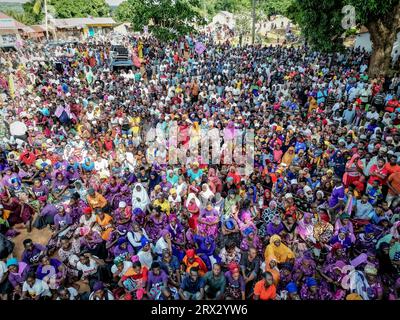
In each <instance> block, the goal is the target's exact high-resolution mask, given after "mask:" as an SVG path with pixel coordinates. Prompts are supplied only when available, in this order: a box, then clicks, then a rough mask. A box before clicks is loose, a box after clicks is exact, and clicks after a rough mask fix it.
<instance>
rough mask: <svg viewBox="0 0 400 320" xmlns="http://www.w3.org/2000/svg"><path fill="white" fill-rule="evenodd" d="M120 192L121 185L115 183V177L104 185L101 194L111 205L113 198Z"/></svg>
mask: <svg viewBox="0 0 400 320" xmlns="http://www.w3.org/2000/svg"><path fill="white" fill-rule="evenodd" d="M120 190H121V184H120V183H119V182H118V181H117V179H116V177H115V176H112V177H110V181H109V183H108V184H106V185H105V189H104V192H103V195H104V197H105V198H106V199H107V201H108V203H113V202H112V200H114V196H115V195H116V194H117V193H118V192H119V191H120Z"/></svg>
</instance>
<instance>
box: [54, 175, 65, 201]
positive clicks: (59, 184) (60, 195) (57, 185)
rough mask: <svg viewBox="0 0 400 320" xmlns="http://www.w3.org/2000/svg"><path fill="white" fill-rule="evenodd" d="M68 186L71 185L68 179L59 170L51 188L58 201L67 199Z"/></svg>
mask: <svg viewBox="0 0 400 320" xmlns="http://www.w3.org/2000/svg"><path fill="white" fill-rule="evenodd" d="M68 186H69V182H68V179H67V178H65V176H64V174H63V173H62V172H58V173H57V174H56V176H55V179H54V180H53V182H52V185H51V187H50V189H51V190H52V195H53V198H54V199H55V200H57V201H65V200H67V197H66V196H65V192H66V191H67V189H68Z"/></svg>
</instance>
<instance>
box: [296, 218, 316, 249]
mask: <svg viewBox="0 0 400 320" xmlns="http://www.w3.org/2000/svg"><path fill="white" fill-rule="evenodd" d="M296 233H297V234H298V235H299V236H300V238H301V239H303V241H305V242H309V241H311V242H312V243H315V242H316V241H315V238H314V221H313V215H312V213H309V212H305V213H304V215H303V217H302V218H301V219H300V221H299V222H298V225H297V228H296Z"/></svg>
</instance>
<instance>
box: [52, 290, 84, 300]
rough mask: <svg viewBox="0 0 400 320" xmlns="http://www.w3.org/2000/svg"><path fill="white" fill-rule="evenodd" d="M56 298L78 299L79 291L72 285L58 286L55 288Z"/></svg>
mask: <svg viewBox="0 0 400 320" xmlns="http://www.w3.org/2000/svg"><path fill="white" fill-rule="evenodd" d="M57 295H58V297H57V299H56V300H79V293H78V291H77V290H76V289H75V288H74V287H69V288H65V287H60V288H58V290H57Z"/></svg>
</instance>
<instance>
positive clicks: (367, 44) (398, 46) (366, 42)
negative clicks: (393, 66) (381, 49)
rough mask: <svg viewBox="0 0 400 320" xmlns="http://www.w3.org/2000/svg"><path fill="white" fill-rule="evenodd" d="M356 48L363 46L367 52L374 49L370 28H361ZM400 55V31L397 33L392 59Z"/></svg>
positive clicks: (355, 43) (394, 59)
mask: <svg viewBox="0 0 400 320" xmlns="http://www.w3.org/2000/svg"><path fill="white" fill-rule="evenodd" d="M354 48H361V49H364V50H366V51H367V52H371V51H372V41H371V35H370V34H369V32H368V30H367V29H366V28H364V27H362V28H361V30H360V32H359V33H358V35H357V36H356V40H355V42H354ZM399 56H400V32H399V33H398V34H397V38H396V42H395V43H394V46H393V50H392V61H393V62H395V61H397V59H399Z"/></svg>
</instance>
